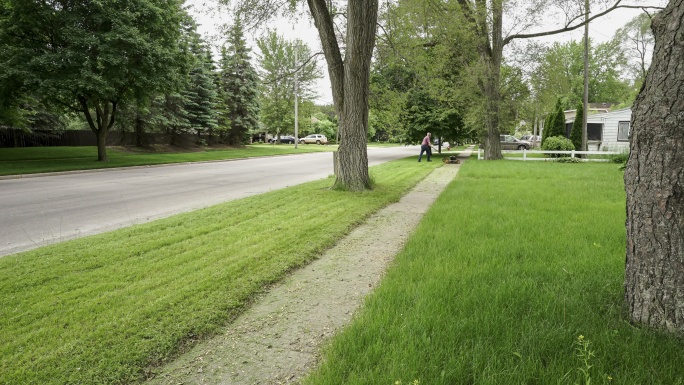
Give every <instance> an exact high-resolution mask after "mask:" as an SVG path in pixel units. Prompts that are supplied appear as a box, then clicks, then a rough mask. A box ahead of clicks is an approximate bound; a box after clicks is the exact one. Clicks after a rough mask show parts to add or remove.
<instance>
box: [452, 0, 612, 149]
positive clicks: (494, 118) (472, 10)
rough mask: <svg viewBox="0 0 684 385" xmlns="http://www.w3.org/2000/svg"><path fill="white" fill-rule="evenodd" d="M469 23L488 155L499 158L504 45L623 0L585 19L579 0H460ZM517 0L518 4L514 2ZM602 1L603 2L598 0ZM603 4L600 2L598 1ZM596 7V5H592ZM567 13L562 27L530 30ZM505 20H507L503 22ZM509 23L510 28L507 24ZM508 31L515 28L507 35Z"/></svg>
mask: <svg viewBox="0 0 684 385" xmlns="http://www.w3.org/2000/svg"><path fill="white" fill-rule="evenodd" d="M458 1H459V3H460V4H461V8H462V10H463V13H464V15H465V16H466V18H467V19H468V21H469V27H470V28H472V30H473V31H474V32H475V33H476V35H477V38H476V42H477V44H478V53H479V56H480V63H481V68H480V72H479V81H480V88H481V90H482V93H483V95H484V97H485V103H484V122H485V126H486V130H487V136H486V138H485V143H484V145H485V158H486V159H500V158H501V157H502V155H501V146H500V144H499V133H500V123H501V108H500V107H501V101H502V95H501V91H500V90H501V88H500V85H501V65H502V64H503V51H504V47H506V46H507V45H508V44H510V43H511V42H513V41H515V40H521V39H530V38H535V37H540V36H550V35H555V34H559V33H564V32H568V31H572V30H575V29H577V28H579V27H582V26H584V25H585V24H586V23H587V22H591V21H593V20H595V19H596V18H598V17H601V16H603V15H605V14H607V13H609V12H611V11H613V10H615V9H617V8H620V7H622V5H621V2H622V0H615V1H614V2H612V4H611V5H609V6H608V7H606V8H603V9H601V10H600V11H599V12H598V13H595V14H593V15H592V16H591V17H589V18H587V19H584V17H583V16H584V9H583V5H582V6H578V4H577V2H573V1H567V2H566V1H559V2H553V3H547V2H529V3H520V2H513V1H507V0H491V1H485V0H458ZM514 3H515V4H514ZM599 3H600V2H599ZM599 5H600V4H599ZM592 9H595V7H592ZM553 12H555V13H559V12H561V13H563V14H565V15H566V20H565V21H564V23H563V25H562V27H559V28H557V29H551V30H548V31H541V32H530V31H532V28H533V27H535V26H538V25H541V24H542V20H548V19H549V14H551V13H553ZM504 21H506V23H504ZM505 26H510V28H504V27H505ZM505 31H512V32H511V33H510V34H509V35H504V32H505Z"/></svg>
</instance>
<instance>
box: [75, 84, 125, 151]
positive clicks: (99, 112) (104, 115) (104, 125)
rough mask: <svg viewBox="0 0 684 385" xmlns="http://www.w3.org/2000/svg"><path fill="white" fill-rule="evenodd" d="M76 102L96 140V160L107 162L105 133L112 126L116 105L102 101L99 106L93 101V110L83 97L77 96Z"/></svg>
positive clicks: (98, 103)
mask: <svg viewBox="0 0 684 385" xmlns="http://www.w3.org/2000/svg"><path fill="white" fill-rule="evenodd" d="M78 101H79V103H80V105H81V111H82V112H83V114H84V115H85V118H86V121H87V122H88V126H89V127H90V130H91V131H92V132H93V133H94V134H95V137H96V138H97V160H98V161H99V162H107V161H108V160H109V159H108V158H107V133H108V132H109V129H111V128H112V126H114V122H115V119H116V105H117V103H116V102H109V101H103V102H102V104H100V102H98V101H94V102H92V104H93V106H94V108H91V107H90V104H89V102H88V99H87V98H86V97H85V96H78ZM110 103H111V109H110ZM92 109H94V110H95V120H93V116H92V114H91V110H92Z"/></svg>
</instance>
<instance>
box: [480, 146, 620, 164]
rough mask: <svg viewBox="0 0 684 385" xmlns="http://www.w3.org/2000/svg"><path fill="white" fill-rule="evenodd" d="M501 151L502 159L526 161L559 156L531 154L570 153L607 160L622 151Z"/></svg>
mask: <svg viewBox="0 0 684 385" xmlns="http://www.w3.org/2000/svg"><path fill="white" fill-rule="evenodd" d="M483 151H484V150H483V149H481V148H479V149H478V150H477V159H478V160H481V159H484V155H483ZM501 153H502V154H504V159H510V160H522V161H527V160H541V161H553V160H557V159H558V158H559V157H557V156H556V157H551V158H544V157H536V156H528V155H532V154H555V155H570V157H571V158H576V157H577V155H588V156H587V157H582V158H581V160H582V161H583V162H609V161H610V159H609V158H608V157H609V156H611V155H620V154H622V152H619V151H575V150H572V151H543V150H501ZM505 154H522V157H520V156H514V157H513V156H509V157H507V156H506V155H505ZM596 156H606V157H605V158H601V157H596Z"/></svg>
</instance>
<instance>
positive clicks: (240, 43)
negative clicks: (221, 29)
mask: <svg viewBox="0 0 684 385" xmlns="http://www.w3.org/2000/svg"><path fill="white" fill-rule="evenodd" d="M249 54H250V49H249V47H248V46H247V43H246V42H245V38H244V32H243V29H242V22H241V21H240V19H239V18H238V19H237V20H236V22H235V24H234V25H233V26H232V28H231V29H230V30H229V31H228V48H227V49H226V50H225V51H224V56H223V57H222V58H221V79H220V85H221V86H220V88H221V97H222V99H223V100H222V103H223V106H222V107H223V108H224V109H225V115H224V116H223V117H222V119H223V121H222V123H223V124H224V125H225V124H226V123H227V122H228V121H229V122H230V129H229V130H228V132H227V133H226V140H227V141H228V143H229V144H243V143H245V142H246V140H247V134H248V133H249V132H256V131H257V130H258V127H259V120H258V117H259V103H258V84H257V74H256V71H255V70H254V67H252V64H251V62H250V55H249Z"/></svg>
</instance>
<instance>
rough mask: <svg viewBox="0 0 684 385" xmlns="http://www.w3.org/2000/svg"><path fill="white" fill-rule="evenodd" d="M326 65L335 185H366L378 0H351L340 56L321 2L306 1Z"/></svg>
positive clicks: (357, 187)
mask: <svg viewBox="0 0 684 385" xmlns="http://www.w3.org/2000/svg"><path fill="white" fill-rule="evenodd" d="M307 3H308V5H309V10H310V11H311V15H312V16H313V18H314V23H315V25H316V29H317V30H318V33H319V35H320V38H321V45H322V47H323V53H324V54H325V59H326V62H327V63H328V74H329V75H330V83H331V86H332V94H333V102H334V104H335V110H336V112H337V116H338V117H339V121H338V123H339V133H340V147H339V150H338V157H337V162H338V163H337V167H336V168H337V170H336V177H337V179H336V180H335V186H334V187H336V188H343V189H347V190H351V191H362V190H365V189H367V188H370V177H369V174H368V152H367V147H366V144H367V132H368V95H369V86H370V64H371V57H372V55H373V47H374V45H375V28H376V23H377V19H378V2H377V0H369V1H364V0H350V1H349V2H348V5H347V39H346V43H347V46H346V50H345V57H344V60H343V59H342V54H341V52H340V49H339V45H338V43H337V38H336V36H335V30H334V27H333V23H332V18H331V16H330V13H329V10H328V7H327V4H326V1H325V0H308V1H307Z"/></svg>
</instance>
